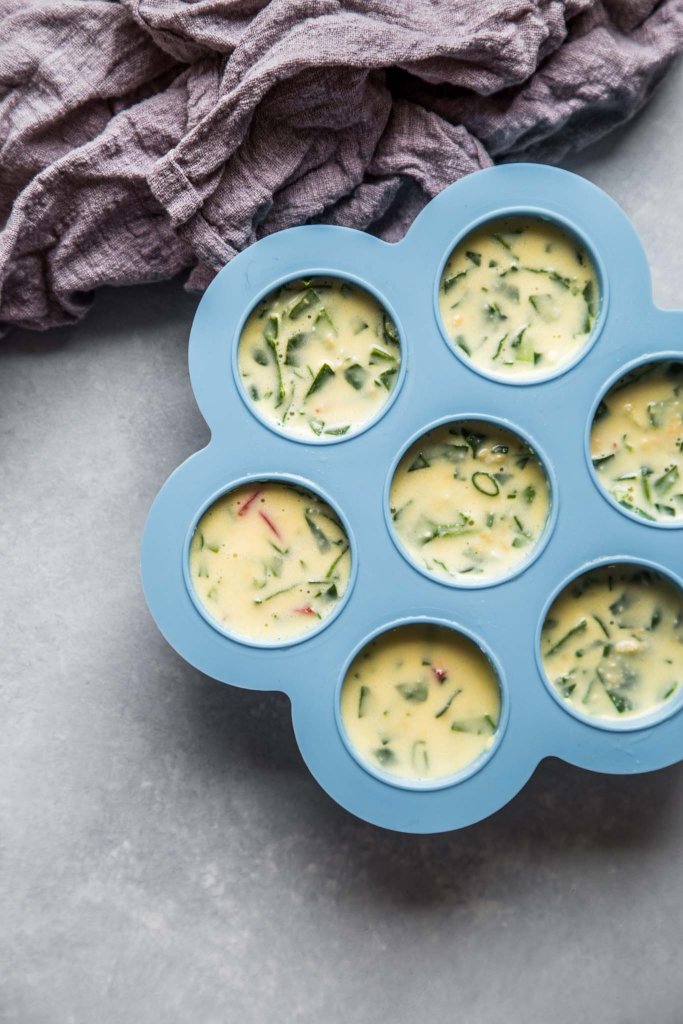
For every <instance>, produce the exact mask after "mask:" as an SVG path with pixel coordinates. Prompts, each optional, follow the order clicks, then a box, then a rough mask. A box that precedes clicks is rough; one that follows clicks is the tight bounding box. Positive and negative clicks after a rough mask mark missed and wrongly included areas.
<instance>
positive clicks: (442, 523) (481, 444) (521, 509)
mask: <svg viewBox="0 0 683 1024" xmlns="http://www.w3.org/2000/svg"><path fill="white" fill-rule="evenodd" d="M389 500H390V509H389V511H390V515H391V519H392V522H393V528H394V531H395V535H396V537H397V539H398V542H399V547H400V548H401V549H402V550H403V551H404V552H406V553H407V555H408V556H409V557H410V559H411V560H412V561H413V562H414V563H415V564H416V565H417V567H418V568H420V569H421V570H423V571H424V572H426V573H427V574H429V575H430V576H434V577H436V578H437V579H440V580H445V581H448V582H451V583H455V584H460V585H471V584H480V585H481V584H482V583H486V582H492V581H495V580H500V579H503V578H508V577H509V576H511V575H513V574H514V573H515V572H517V571H519V570H520V569H521V567H522V566H523V565H524V564H526V563H527V562H528V561H529V560H530V558H532V557H533V556H534V554H536V553H538V550H539V544H540V542H541V539H542V538H543V537H544V535H545V533H546V525H547V523H548V516H549V511H550V504H551V493H550V486H549V483H548V477H547V475H546V472H545V470H544V467H543V464H542V462H541V460H540V459H539V457H538V455H537V454H536V452H535V451H534V449H533V448H532V447H531V446H530V445H529V444H528V443H527V442H526V441H524V440H522V438H521V437H519V436H518V435H517V434H515V433H513V432H512V431H511V430H507V429H505V428H504V427H502V426H499V425H498V424H497V423H494V422H490V421H488V420H456V421H453V422H450V423H444V424H441V425H440V426H437V427H435V428H434V429H432V430H429V431H428V432H427V433H426V434H423V436H422V437H420V438H419V439H418V440H417V441H415V442H414V443H413V444H412V445H411V446H410V448H408V450H407V451H406V453H405V454H404V455H403V457H402V458H401V460H400V462H399V463H398V466H397V467H396V470H395V472H394V476H393V479H392V481H391V488H390V496H389Z"/></svg>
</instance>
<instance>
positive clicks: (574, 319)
mask: <svg viewBox="0 0 683 1024" xmlns="http://www.w3.org/2000/svg"><path fill="white" fill-rule="evenodd" d="M439 305H440V310H441V319H442V323H443V327H444V330H445V332H446V335H447V337H448V338H449V339H450V341H451V342H452V343H453V345H454V346H455V348H456V350H457V352H458V353H459V355H460V356H462V357H463V358H464V359H465V360H466V361H469V362H471V363H473V364H474V366H475V367H477V368H478V369H479V370H481V371H482V372H483V373H485V374H487V375H489V376H494V377H497V378H509V379H516V380H517V381H518V382H520V383H521V382H523V381H524V380H525V379H526V380H535V379H538V378H542V377H547V376H552V375H554V374H556V373H557V372H559V371H561V369H562V367H563V366H566V364H568V363H570V362H572V361H573V360H574V359H575V358H576V357H577V356H578V354H579V353H580V352H581V350H582V349H584V348H585V347H586V345H587V344H588V341H589V338H590V336H591V333H592V331H593V326H594V324H595V321H596V318H597V315H598V310H599V305H600V295H599V287H598V278H597V273H596V270H595V266H594V265H593V261H592V260H591V258H590V256H589V254H588V252H587V250H586V248H585V247H584V246H583V245H582V244H581V242H579V241H578V240H577V239H576V238H575V237H574V236H573V235H571V234H570V233H569V232H567V231H565V230H563V229H562V228H560V227H558V226H557V225H556V224H553V223H550V222H549V221H547V220H544V219H541V218H540V217H533V216H510V217H502V218H499V219H497V220H493V221H488V222H486V223H485V224H481V225H479V227H477V228H475V229H474V231H472V232H471V233H470V234H469V235H467V236H466V237H465V238H464V239H463V240H462V241H461V242H459V243H458V245H457V246H456V247H455V249H454V250H453V252H452V253H451V255H450V257H449V258H448V260H447V262H446V266H445V268H444V271H443V275H442V277H441V282H440V285H439Z"/></svg>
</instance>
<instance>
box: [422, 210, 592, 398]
mask: <svg viewBox="0 0 683 1024" xmlns="http://www.w3.org/2000/svg"><path fill="white" fill-rule="evenodd" d="M505 217H531V218H534V219H536V220H540V221H547V222H550V223H551V224H554V225H555V226H557V227H559V228H560V229H561V230H563V231H565V233H568V234H569V235H571V236H573V237H574V238H576V239H577V240H578V241H579V242H580V243H581V244H582V245H583V247H584V248H585V249H586V251H587V253H588V255H589V256H590V258H591V260H592V261H593V268H594V270H595V272H596V277H597V279H598V290H599V293H600V309H599V312H598V315H597V317H596V318H595V323H594V324H593V328H592V330H591V332H590V334H589V335H588V338H587V339H586V342H585V343H584V345H583V346H582V347H581V348H579V349H578V350H577V352H576V353H575V354H574V356H573V357H572V358H571V359H570V360H568V361H567V362H566V363H562V364H561V365H560V366H558V367H557V368H556V369H555V370H553V371H552V372H550V373H547V374H539V375H538V376H536V377H526V378H524V377H521V378H517V377H513V376H505V375H503V374H496V373H492V372H490V371H489V370H487V369H486V368H485V367H482V366H478V365H477V364H476V363H474V362H473V361H472V360H471V359H469V358H467V356H466V355H465V354H464V353H461V352H460V351H459V350H458V348H457V347H456V345H454V343H453V341H452V339H451V338H449V336H448V334H447V332H446V328H445V325H444V323H443V319H442V316H441V308H440V305H439V293H440V291H441V279H442V277H443V273H444V269H445V266H446V263H447V262H448V260H449V259H450V257H451V255H452V253H453V252H454V251H455V249H456V248H457V247H458V245H460V243H461V242H464V241H465V239H466V238H467V237H468V236H469V235H470V234H472V232H473V231H476V230H477V229H478V228H480V227H482V225H484V224H486V223H488V222H489V221H495V220H500V219H503V218H505ZM609 293H610V289H609V277H608V274H607V271H606V268H605V263H604V261H603V259H602V256H601V254H600V251H599V247H598V246H596V245H595V243H594V242H593V240H592V239H591V238H590V237H589V235H588V234H587V232H586V231H585V230H584V229H583V228H580V227H578V226H577V224H576V223H575V222H574V221H572V220H571V219H570V218H569V217H567V216H566V214H564V213H558V212H557V211H554V210H550V209H548V208H547V207H546V206H534V205H532V204H521V205H515V206H505V207H496V208H495V209H493V210H490V211H489V212H487V213H484V214H480V215H479V216H478V217H475V218H474V220H471V221H469V222H468V224H467V225H466V226H465V227H464V228H461V229H460V231H458V232H457V233H456V234H455V235H454V237H453V240H451V242H450V243H449V245H448V247H447V249H446V251H445V253H444V254H443V255H442V257H441V259H440V260H439V263H438V269H437V273H436V278H435V281H434V289H433V300H432V305H433V312H434V316H435V318H436V323H437V327H438V330H439V333H440V335H441V338H442V339H443V341H444V342H445V344H446V346H447V348H448V350H449V351H450V352H451V353H452V354H453V355H455V356H456V358H457V359H459V360H460V362H461V363H462V364H463V365H464V366H466V367H467V368H468V369H470V370H472V371H473V372H474V373H477V374H479V376H480V377H483V378H484V379H486V380H489V381H492V382H493V383H495V384H506V385H510V386H511V387H533V386H536V385H539V384H546V383H547V382H548V381H551V380H555V379H556V378H558V377H561V376H563V375H564V374H565V373H568V372H569V371H570V370H572V369H574V367H575V366H576V365H577V364H578V363H580V362H581V361H582V360H583V359H584V358H585V357H586V356H587V355H588V353H589V352H590V351H591V350H592V349H593V347H594V346H595V344H596V343H597V341H598V339H599V337H600V335H601V334H602V332H603V330H604V327H605V322H606V320H607V312H608V308H609V298H610V295H609Z"/></svg>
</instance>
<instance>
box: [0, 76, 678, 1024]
mask: <svg viewBox="0 0 683 1024" xmlns="http://www.w3.org/2000/svg"><path fill="white" fill-rule="evenodd" d="M682 109H683V65H679V66H678V67H677V68H676V69H675V70H674V71H673V72H672V74H671V75H670V77H669V78H668V79H667V80H666V81H665V83H664V85H663V87H662V88H661V90H660V92H659V93H658V95H657V96H656V97H655V99H654V101H653V102H652V104H651V105H650V107H649V108H648V109H647V110H646V111H645V113H644V114H641V115H640V116H639V117H638V118H637V119H636V120H635V121H634V122H633V123H632V124H631V125H629V126H628V127H627V128H625V129H623V130H622V131H620V132H619V133H617V134H615V135H614V136H612V137H611V138H610V139H609V140H607V141H606V142H604V143H602V144H601V145H599V146H597V147H594V148H593V149H592V150H591V151H590V152H586V153H584V154H583V155H582V156H581V157H580V158H577V159H575V160H573V161H572V162H571V164H569V165H568V166H571V168H572V169H574V170H577V171H579V172H580V173H582V174H584V175H586V176H587V177H588V178H590V179H591V180H592V181H595V182H596V183H597V184H599V185H601V186H602V187H604V188H605V189H607V190H608V191H609V192H610V193H611V194H612V195H613V196H614V197H615V198H616V199H617V200H618V201H619V202H620V203H621V204H622V206H623V207H624V208H625V210H626V211H627V213H628V214H629V215H630V216H631V217H632V219H633V220H634V222H635V225H636V227H637V229H638V230H639V232H640V234H641V237H642V239H643V242H644V244H645V248H646V250H647V253H648V256H649V259H650V261H651V264H652V268H653V276H654V291H655V298H656V300H657V302H658V303H659V304H660V305H663V306H676V305H679V306H680V305H683V270H682V263H683V258H682V256H681V237H682V231H683V195H682V190H681V173H682V172H681V166H682V165H683V132H682V130H681V129H682V127H683V118H682V117H681V110H682ZM196 302H197V299H196V297H190V296H187V295H185V294H183V292H182V290H181V288H180V285H179V283H178V282H173V283H170V284H163V285H157V286H153V287H145V288H138V289H135V290H127V291H120V292H119V291H115V290H108V291H106V292H104V293H102V294H101V295H100V297H99V298H98V301H97V304H96V306H95V310H94V312H93V313H92V314H91V316H90V317H89V318H88V319H87V320H86V321H85V323H83V324H81V325H80V326H78V327H76V328H73V329H63V330H56V331H53V332H51V334H48V335H44V336H37V335H30V334H23V333H16V334H14V335H12V336H11V337H10V338H9V339H6V340H5V341H4V342H1V343H0V415H1V423H2V447H1V457H2V476H1V479H2V494H3V512H2V516H1V517H0V538H1V541H2V549H1V554H0V572H1V573H2V576H1V583H0V602H1V605H0V610H1V614H2V623H3V627H7V628H6V632H4V633H3V649H2V659H1V662H0V664H1V665H2V677H3V688H4V692H5V697H4V708H5V710H4V712H3V716H2V730H3V733H4V740H3V749H4V761H5V765H6V766H5V767H4V769H3V773H2V783H1V786H2V789H1V794H0V800H1V809H2V819H3V824H2V830H3V835H2V846H3V861H4V863H3V882H4V892H3V903H2V907H1V908H0V910H1V912H0V928H1V930H2V936H1V939H0V941H1V942H2V949H0V954H1V955H2V956H1V958H2V960H3V962H4V963H5V965H6V969H5V971H4V981H3V986H2V987H3V994H2V1005H1V1006H0V1019H1V1020H2V1021H8V1022H20V1024H148V1022H150V1024H151V1022H155V1024H156V1022H157V1021H162V1022H163V1024H185V1022H190V1021H191V1022H193V1024H214V1022H215V1024H225V1022H232V1021H235V1022H240V1024H262V1022H266V1021H276V1022H278V1024H290V1022H299V1021H301V1022H305V1024H309V1022H310V1024H318V1022H319V1021H325V1022H330V1024H337V1022H340V1024H341V1022H342V1021H343V1022H345V1024H388V1022H392V1024H414V1022H415V1021H419V1020H421V1019H423V1018H424V1017H427V1018H428V1019H433V1020H452V1019H460V1020H463V1021H466V1022H467V1024H498V1022H499V1021H500V1022H503V1021H504V1022H505V1024H522V1022H523V1024H535V1022H544V1024H545V1022H546V1021H547V1020H548V1019H549V1018H552V1021H553V1024H570V1022H572V1024H573V1022H576V1021H588V1020H591V1021H597V1022H598V1024H642V1022H643V1021H656V1022H657V1024H680V1022H681V1020H682V1019H683V1009H682V1008H681V1003H682V1002H683V1000H682V998H681V997H683V981H682V980H681V971H680V957H679V951H680V947H681V939H682V938H683V935H682V931H683V927H682V920H683V913H682V911H683V881H682V879H681V863H682V858H681V845H682V843H683V767H681V766H678V767H675V768H670V769H667V770H666V771H661V772H657V773H655V774H652V775H649V776H641V777H637V778H626V779H619V778H609V777H602V776H598V775H592V774H591V773H589V772H584V771H580V770H578V769H575V768H571V767H569V766H567V765H565V764H562V763H560V762H555V761H548V762H545V763H544V764H543V765H541V767H540V768H539V769H538V771H537V772H536V774H535V776H534V777H533V779H532V780H531V782H530V783H529V784H528V785H527V787H526V789H525V790H524V791H523V792H522V793H521V794H520V795H519V796H518V797H517V798H516V799H515V800H514V801H513V802H512V803H511V804H510V805H509V806H508V807H507V808H505V809H504V810H503V811H502V812H500V813H499V814H498V815H496V816H495V817H494V818H492V819H489V820H488V821H486V822H483V823H482V824H480V825H476V826H474V827H473V828H470V829H469V830H466V831H464V832H461V833H454V834H450V835H446V836H438V837H422V838H416V837H410V836H400V835H394V834H392V833H388V832H383V831H380V830H378V829H376V828H373V827H371V826H368V825H365V824H363V823H362V822H360V821H357V820H356V819H354V818H352V817H350V816H349V815H348V814H346V813H345V812H344V811H342V810H340V809H339V808H338V807H336V806H335V805H334V804H333V803H332V802H331V801H330V800H329V799H328V797H327V796H326V795H325V794H324V793H322V792H321V790H320V789H319V788H318V786H317V785H316V783H315V782H314V781H313V779H312V778H311V777H310V776H309V774H308V772H307V770H306V769H305V767H304V766H303V764H302V762H301V760H300V757H299V755H298V752H297V749H296V745H295V742H294V738H293V735H292V729H291V725H290V720H289V711H288V705H287V702H286V700H285V699H284V698H283V697H281V696H279V695H267V694H266V695H258V694H253V693H248V692H241V691H238V690H233V689H231V688H230V687H227V686H222V685H220V684H219V683H215V682H213V681H212V680H210V679H207V678H205V677H203V676H201V675H199V674H198V673H197V672H195V671H194V670H193V669H191V668H189V667H188V666H187V665H185V664H184V663H183V662H181V661H180V659H179V658H178V657H177V656H176V655H175V654H174V653H173V651H172V650H171V649H170V648H169V647H168V646H167V645H166V643H165V642H164V641H163V639H162V638H161V636H160V635H159V634H158V633H157V631H156V628H155V627H154V625H153V623H152V621H151V619H150V617H149V615H148V613H147V611H146V608H145V604H144V601H143V598H142V593H141V589H140V584H139V580H138V570H137V562H138V547H139V541H140V533H141V530H142V526H143V523H144V519H145V515H146V512H147V509H148V507H149V505H150V503H151V501H152V499H153V497H154V495H155V494H156V492H157V490H158V488H159V487H160V486H161V484H162V483H163V481H164V480H165V478H166V476H167V475H168V474H169V473H170V472H171V470H172V469H174V468H175V466H177V465H178V463H179V462H181V461H182V460H183V459H184V458H186V457H187V456H188V455H189V454H190V453H191V452H193V451H195V450H196V449H197V448H198V447H200V446H202V445H203V444H204V443H205V442H206V440H207V437H208V433H207V429H206V427H205V424H204V423H203V421H202V420H201V418H200V416H199V413H198V412H197V409H196V407H195V404H194V401H193V398H192V394H191V391H190V385H189V380H188V375H187V371H186V341H187V335H188V329H189V325H190V321H191V318H192V314H193V311H194V309H195V306H196Z"/></svg>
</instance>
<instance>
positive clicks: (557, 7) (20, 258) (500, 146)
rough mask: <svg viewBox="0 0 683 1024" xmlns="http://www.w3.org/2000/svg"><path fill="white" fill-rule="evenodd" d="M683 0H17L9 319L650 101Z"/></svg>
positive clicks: (407, 188)
mask: <svg viewBox="0 0 683 1024" xmlns="http://www.w3.org/2000/svg"><path fill="white" fill-rule="evenodd" d="M682 47H683V0H662V2H660V3H656V2H653V0H566V2H560V0H496V2H494V0H467V2H465V0H269V2H268V0H194V2H191V0H120V2H109V0H53V2H50V3H46V2H35V0H33V2H31V3H30V4H27V3H26V2H25V0H0V147H1V149H0V226H1V230H0V325H3V326H4V327H5V328H7V326H9V325H21V326H24V327H29V328H47V327H51V326H53V325H57V324H64V323H70V322H73V321H74V320H77V319H78V318H79V317H81V316H83V314H84V313H85V312H86V310H87V309H88V306H89V305H90V303H91V301H92V296H93V291H94V289H96V288H97V287H98V286H100V285H103V284H116V285H122V284H132V283H137V282H142V281H154V280H160V279H164V278H169V277H171V276H173V275H175V274H177V273H178V272H179V271H181V270H183V269H185V268H187V269H189V270H190V273H189V276H188V280H187V284H188V287H191V288H198V289H201V288H204V287H206V285H207V284H208V283H209V282H210V281H211V279H212V277H213V276H214V274H215V273H216V272H217V271H218V270H220V268H221V267H222V266H223V265H224V264H225V263H226V262H227V261H229V260H230V259H231V257H232V256H234V254H235V253H237V252H238V251H239V250H241V249H243V248H244V247H245V246H247V245H249V244H250V243H251V242H253V241H254V240H255V239H257V238H260V237H262V236H263V235H267V234H269V233H270V232H273V231H277V230H279V229H281V228H286V227H290V226H292V225H297V224H304V223H310V222H324V223H331V224H342V225H347V226H351V227H356V228H361V229H365V230H369V231H372V232H373V233H374V234H376V235H378V236H379V237H381V238H384V239H387V240H390V241H393V240H396V239H398V238H400V237H401V236H402V235H403V233H404V232H405V230H406V228H407V227H408V225H409V224H410V222H411V220H412V219H413V218H414V216H415V215H416V213H417V212H418V211H419V210H420V209H421V208H422V207H423V206H424V205H425V203H426V202H428V200H429V199H430V198H431V197H432V196H434V195H436V193H438V192H439V191H440V190H441V189H443V188H445V187H446V186H447V185H449V184H450V183H451V182H453V181H455V180H456V179H458V178H460V177H462V176H463V175H465V174H468V173H469V172H471V171H475V170H477V169H479V168H481V167H486V166H488V165H490V164H491V163H493V162H496V161H505V160H536V159H543V160H557V159H560V158H561V157H562V156H564V154H565V153H566V152H567V151H568V150H570V149H574V148H578V147H579V146H582V145H585V144H586V143H588V142H591V141H593V140H595V139H597V138H598V137H600V136H601V135H603V134H604V133H605V132H607V131H609V130H610V129H611V128H613V127H614V126H615V125H617V124H619V123H620V122H622V121H624V120H625V119H626V118H628V117H629V116H630V115H631V114H633V113H634V112H635V111H636V110H637V109H638V108H639V107H640V106H641V105H642V104H643V103H644V102H645V100H646V99H647V98H648V96H649V95H650V93H651V92H652V90H653V88H654V87H655V85H656V84H657V82H658V81H659V80H660V79H661V77H662V75H663V73H664V72H665V70H666V68H667V66H668V64H669V63H670V61H671V60H672V58H673V57H674V56H675V55H676V53H677V52H678V51H679V50H680V49H681V48H682Z"/></svg>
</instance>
